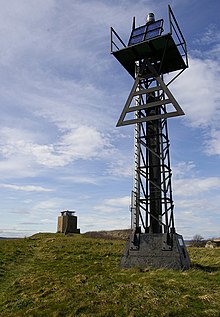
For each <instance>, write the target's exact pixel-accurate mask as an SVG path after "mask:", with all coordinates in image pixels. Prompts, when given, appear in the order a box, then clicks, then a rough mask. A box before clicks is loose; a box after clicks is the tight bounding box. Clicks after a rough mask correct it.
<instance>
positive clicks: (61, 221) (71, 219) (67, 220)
mask: <svg viewBox="0 0 220 317" xmlns="http://www.w3.org/2000/svg"><path fill="white" fill-rule="evenodd" d="M74 213H75V211H69V210H65V211H62V212H61V216H59V217H58V223H57V232H58V233H64V234H68V233H80V229H77V216H75V215H74Z"/></svg>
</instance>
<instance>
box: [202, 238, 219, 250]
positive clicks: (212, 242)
mask: <svg viewBox="0 0 220 317" xmlns="http://www.w3.org/2000/svg"><path fill="white" fill-rule="evenodd" d="M205 247H206V248H210V249H213V248H217V247H220V238H216V239H212V240H208V241H207V242H206V245H205Z"/></svg>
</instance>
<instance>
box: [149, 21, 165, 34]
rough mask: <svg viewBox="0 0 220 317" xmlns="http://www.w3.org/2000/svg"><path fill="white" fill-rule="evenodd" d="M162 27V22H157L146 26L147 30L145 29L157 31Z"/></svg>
mask: <svg viewBox="0 0 220 317" xmlns="http://www.w3.org/2000/svg"><path fill="white" fill-rule="evenodd" d="M162 26H163V20H159V21H156V22H154V23H151V24H149V25H148V28H147V31H151V30H155V29H157V28H158V29H159V28H161V27H162Z"/></svg>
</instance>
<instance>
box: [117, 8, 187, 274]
mask: <svg viewBox="0 0 220 317" xmlns="http://www.w3.org/2000/svg"><path fill="white" fill-rule="evenodd" d="M168 12H169V26H170V31H169V33H167V34H164V35H163V34H162V33H163V31H164V30H163V22H164V21H163V20H162V19H161V20H158V21H155V20H154V15H153V14H152V13H151V14H149V15H148V19H147V22H146V24H145V25H143V26H141V27H135V18H134V20H133V27H132V32H131V36H130V39H129V42H128V45H127V46H126V45H125V44H124V42H123V41H122V40H121V38H120V37H119V36H118V34H117V33H116V32H115V30H114V29H113V28H111V53H112V54H113V55H114V57H116V58H117V60H118V61H119V62H120V63H121V64H122V66H123V67H124V68H125V69H126V70H127V71H128V72H129V74H130V75H131V76H132V77H133V78H134V84H133V87H132V89H131V92H130V94H129V96H128V99H127V101H126V103H125V106H124V109H123V111H122V113H121V116H120V118H119V120H118V123H117V126H123V125H129V124H133V125H134V188H133V191H132V194H131V229H132V233H131V235H130V236H129V239H128V241H127V243H126V246H125V250H124V252H123V255H122V262H121V265H122V267H132V266H139V267H140V266H153V267H164V266H165V267H171V268H177V269H179V268H184V269H187V268H188V267H189V265H190V260H189V257H188V254H187V250H186V247H185V244H184V240H183V238H182V236H181V235H178V234H177V233H176V231H175V226H174V215H173V210H174V203H173V198H172V185H171V176H172V173H171V167H170V153H169V148H170V142H169V137H168V127H167V119H168V118H170V117H174V116H180V115H183V114H184V112H183V110H182V109H181V107H180V105H179V104H178V102H177V101H176V99H175V98H174V96H173V95H172V93H171V91H170V90H169V88H168V86H169V85H170V83H171V82H172V81H174V80H175V79H176V78H177V77H178V76H179V75H180V74H181V73H182V72H183V71H184V70H185V69H186V68H187V67H188V58H187V50H186V42H185V39H184V37H183V35H182V32H181V30H180V28H179V26H178V23H177V20H176V18H175V16H174V14H173V12H172V10H171V8H170V6H168ZM173 33H174V35H173ZM116 42H117V44H116ZM119 46H122V48H120V47H119ZM113 48H114V49H113ZM173 71H178V73H177V74H175V76H174V77H173V78H172V79H171V80H170V82H168V83H165V81H164V74H166V73H170V72H173Z"/></svg>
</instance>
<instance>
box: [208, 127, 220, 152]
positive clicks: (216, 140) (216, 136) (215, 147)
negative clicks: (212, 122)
mask: <svg viewBox="0 0 220 317" xmlns="http://www.w3.org/2000/svg"><path fill="white" fill-rule="evenodd" d="M205 152H206V154H208V155H220V130H215V129H213V130H212V131H211V133H210V136H208V137H207V141H206V142H205Z"/></svg>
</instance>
